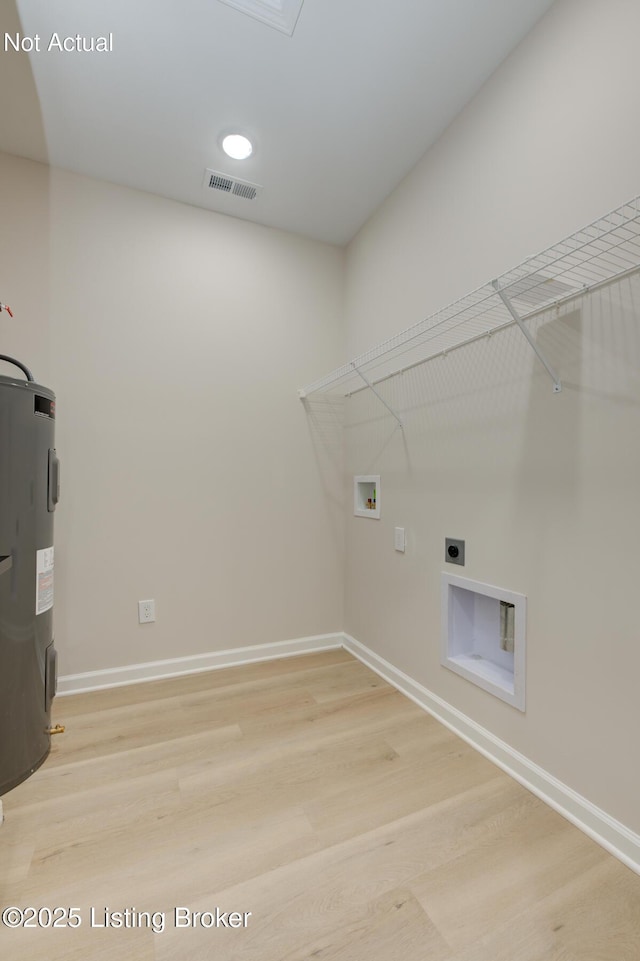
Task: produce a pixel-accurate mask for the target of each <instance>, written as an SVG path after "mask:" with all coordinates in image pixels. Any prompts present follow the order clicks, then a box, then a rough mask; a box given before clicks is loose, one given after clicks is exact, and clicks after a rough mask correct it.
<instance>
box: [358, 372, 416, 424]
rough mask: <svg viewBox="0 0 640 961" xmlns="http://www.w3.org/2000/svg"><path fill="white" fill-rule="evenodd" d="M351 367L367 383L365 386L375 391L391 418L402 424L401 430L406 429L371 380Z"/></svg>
mask: <svg viewBox="0 0 640 961" xmlns="http://www.w3.org/2000/svg"><path fill="white" fill-rule="evenodd" d="M351 366H352V367H353V369H354V370H355V372H356V374H358V376H359V377H361V378H362V380H363V381H364V382H365V384H366V385H367V387H368V388H369V390H371V391H373V393H374V394H375V395H376V397H377V398H378V400H379V401H380V403H381V404H384V406H385V407H386V408H387V410H388V411H389V413H390V414H391V416H392V417H395V419H396V420H397V421H398V423H399V424H400V428H401V429H404V424H403V423H402V421H401V420H400V418H399V417H398V415H397V414H396V412H395V410H394V409H393V408H392V407H389V405H388V404H387V402H386V400H385V399H384V397H381V396H380V394H379V393H378V391H377V390H376V389H375V387H374V386H373V384H372V383H371V381H370V380H367V378H366V377H365V375H364V374H363V373H362V371H361V370H360V368H359V367H356V365H355V364H351Z"/></svg>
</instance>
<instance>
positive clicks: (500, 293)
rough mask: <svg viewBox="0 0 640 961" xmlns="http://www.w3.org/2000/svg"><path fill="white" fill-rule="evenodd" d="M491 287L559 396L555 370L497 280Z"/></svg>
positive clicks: (558, 379)
mask: <svg viewBox="0 0 640 961" xmlns="http://www.w3.org/2000/svg"><path fill="white" fill-rule="evenodd" d="M493 287H494V288H495V291H496V293H497V295H498V297H499V298H500V300H501V301H502V303H503V304H504V305H505V307H506V308H507V310H508V311H509V313H510V314H511V316H512V317H513V319H514V320H515V322H516V324H517V325H518V327H519V328H520V330H521V331H522V333H523V334H524V336H525V337H526V339H527V343H529V344H530V345H531V348H532V349H533V351H534V353H535V355H536V357H537V358H538V360H539V361H540V363H541V364H542V366H543V367H544V369H545V370H546V372H547V373H548V374H549V377H550V378H551V380H552V381H553V392H554V394H559V393H560V391H561V390H562V382H561V381H560V378H559V377H558V375H557V374H556V372H555V370H554V369H553V367H552V366H551V364H550V363H549V361H548V360H547V358H546V357H545V355H544V353H543V352H542V351H541V350H540V348H539V347H538V345H537V344H536V342H535V340H534V339H533V337H532V336H531V334H530V333H529V331H528V330H527V328H526V327H525V325H524V324H523V322H522V319H521V317H520V315H519V314H518V311H517V310H516V309H515V307H514V306H513V304H512V303H511V301H510V300H509V298H508V297H507V295H506V294H505V292H504V290H503V289H502V287H501V286H500V283H499V282H498V281H497V280H494V281H493Z"/></svg>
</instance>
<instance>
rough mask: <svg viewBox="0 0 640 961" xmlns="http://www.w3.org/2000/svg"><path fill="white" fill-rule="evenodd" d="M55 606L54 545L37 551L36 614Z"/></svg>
mask: <svg viewBox="0 0 640 961" xmlns="http://www.w3.org/2000/svg"><path fill="white" fill-rule="evenodd" d="M52 607H53V547H45V548H44V549H43V550H41V551H37V552H36V614H44V612H45V611H48V610H50V609H51V608H52Z"/></svg>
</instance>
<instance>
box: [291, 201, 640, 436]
mask: <svg viewBox="0 0 640 961" xmlns="http://www.w3.org/2000/svg"><path fill="white" fill-rule="evenodd" d="M639 270H640V197H636V198H635V199H633V200H630V201H629V202H628V203H626V204H623V205H622V206H621V207H618V208H616V209H615V210H612V211H611V212H610V213H608V214H606V215H605V216H604V217H600V218H599V219H598V220H595V221H593V223H591V224H589V225H588V226H586V227H583V228H582V230H578V231H577V232H576V233H575V234H572V235H571V236H569V237H566V238H565V239H564V240H561V241H560V242H559V243H557V244H554V245H553V246H552V247H548V248H547V249H546V250H543V251H542V252H541V253H539V254H536V255H535V256H533V257H529V258H528V259H527V260H524V261H523V262H522V263H521V264H519V265H518V266H517V267H514V268H513V269H512V270H509V271H507V272H506V273H504V274H502V275H500V276H499V277H497V278H496V279H495V280H492V281H491V282H489V283H486V284H483V286H481V287H478V288H477V289H476V290H474V291H472V292H471V293H469V294H466V295H465V296H464V297H461V298H460V299H459V300H456V301H454V302H453V303H452V304H449V306H448V307H444V308H442V309H441V310H438V311H436V312H435V313H434V314H431V315H430V316H428V317H427V318H426V319H424V320H421V321H419V322H418V323H417V324H413V326H411V327H408V328H407V329H406V330H403V331H401V332H400V333H398V334H395V335H394V336H393V337H390V338H389V339H388V340H385V341H384V342H383V343H381V344H378V345H377V346H375V347H372V348H371V349H370V350H368V351H366V352H365V353H363V354H361V355H360V356H358V357H356V358H354V359H353V360H352V361H350V362H349V363H347V364H344V365H343V366H342V367H338V368H337V369H336V370H334V371H332V372H331V373H330V374H327V375H326V376H325V377H321V378H320V379H319V380H316V381H314V382H313V383H311V384H308V385H307V386H306V387H302V388H301V389H300V390H299V391H298V395H299V397H300V398H301V399H304V398H306V397H308V396H309V395H310V394H315V393H338V394H340V395H341V396H343V397H350V396H351V395H352V394H356V393H358V392H359V391H362V390H372V391H373V392H374V393H375V394H376V396H377V397H378V399H379V400H380V402H381V403H382V404H384V406H385V407H386V408H387V410H388V411H389V412H390V413H391V414H392V415H393V417H394V418H395V419H396V420H397V422H398V423H399V424H400V426H401V427H402V426H403V425H402V420H401V418H400V416H399V415H398V414H397V413H396V411H394V410H393V408H392V407H391V406H390V405H389V404H388V402H387V401H386V400H385V399H384V397H383V396H382V395H381V393H380V392H379V391H378V390H377V389H376V388H377V387H378V385H379V384H381V383H383V382H384V381H387V380H389V379H390V378H392V377H397V376H398V375H399V374H403V373H405V372H406V371H408V370H412V369H413V368H415V367H418V366H420V365H422V364H424V363H426V362H427V361H428V360H432V359H433V358H436V357H443V356H446V355H447V354H448V353H449V352H450V351H453V350H457V349H458V348H461V347H465V346H467V345H468V344H471V343H473V342H474V341H477V340H480V339H481V338H485V337H487V336H490V335H491V334H494V333H497V332H498V331H501V330H504V329H506V328H507V327H513V326H515V325H517V326H518V327H519V328H520V330H521V331H522V333H523V335H524V336H525V337H526V339H527V341H528V343H529V344H530V346H531V347H532V349H533V350H534V351H535V353H536V356H537V357H538V359H539V361H540V363H541V364H543V366H544V368H545V370H546V371H547V373H548V374H549V376H550V377H551V380H552V381H553V390H554V393H559V392H560V391H561V390H562V383H561V380H560V376H559V374H558V373H557V372H556V371H555V370H554V368H553V366H552V365H551V363H550V362H549V360H548V359H547V357H546V356H545V355H544V353H543V351H542V350H541V349H540V347H539V345H538V344H537V343H536V341H535V338H534V337H533V336H532V334H531V332H530V331H529V330H528V328H527V324H526V321H528V320H531V319H532V318H534V317H536V316H539V315H542V314H544V313H546V312H547V311H549V310H550V309H551V308H558V307H560V306H561V305H564V304H570V303H572V302H574V301H575V300H577V299H579V298H581V297H584V296H585V295H587V294H589V293H592V292H594V291H596V290H598V289H601V288H603V287H605V286H608V285H609V284H611V283H614V282H616V281H619V280H621V279H622V278H624V277H628V276H631V275H633V274H635V273H637V272H638V271H639Z"/></svg>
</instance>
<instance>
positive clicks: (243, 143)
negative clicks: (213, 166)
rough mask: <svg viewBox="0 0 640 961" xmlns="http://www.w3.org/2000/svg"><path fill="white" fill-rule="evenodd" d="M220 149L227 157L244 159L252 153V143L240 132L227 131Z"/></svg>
mask: <svg viewBox="0 0 640 961" xmlns="http://www.w3.org/2000/svg"><path fill="white" fill-rule="evenodd" d="M222 149H223V150H224V152H225V153H226V155H227V157H233V159H234V160H246V159H247V157H250V156H251V154H252V153H253V144H252V143H251V141H250V140H249V138H248V137H244V136H243V135H242V134H241V133H229V134H227V136H226V137H224V138H223V141H222Z"/></svg>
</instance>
